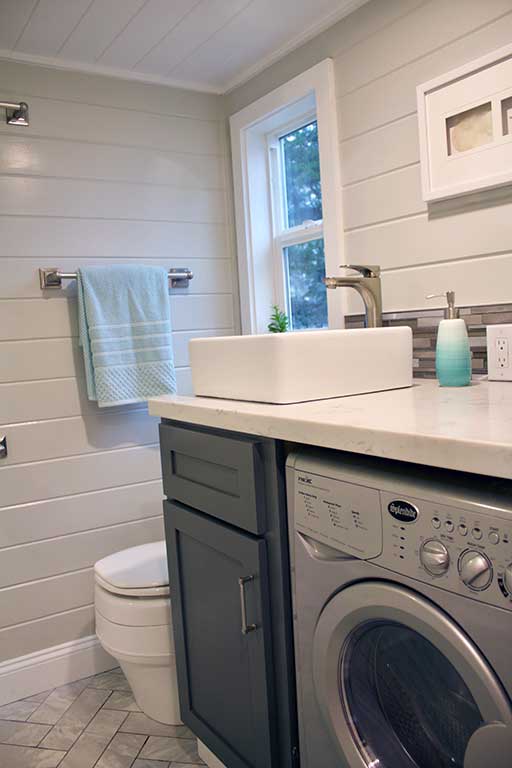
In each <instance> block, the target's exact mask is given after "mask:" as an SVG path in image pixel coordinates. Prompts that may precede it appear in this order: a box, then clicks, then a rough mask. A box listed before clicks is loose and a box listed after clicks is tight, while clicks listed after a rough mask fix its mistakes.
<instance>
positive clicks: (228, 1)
mask: <svg viewBox="0 0 512 768" xmlns="http://www.w3.org/2000/svg"><path fill="white" fill-rule="evenodd" d="M251 1H252V0H202V1H201V3H200V4H199V5H198V6H197V7H196V8H195V9H194V10H193V11H192V13H189V14H188V16H186V17H185V18H184V19H183V21H181V22H180V23H179V24H178V25H177V26H176V27H175V28H174V29H173V30H171V31H170V32H169V34H167V35H166V36H165V38H164V39H163V40H162V41H161V42H160V43H159V44H158V45H157V46H156V47H155V48H154V49H153V50H152V51H150V53H148V54H147V55H146V56H145V57H144V58H143V59H142V60H141V61H140V62H139V63H138V64H137V67H136V68H137V71H138V72H151V73H154V74H159V75H170V74H171V73H172V70H173V69H174V67H175V66H176V65H177V64H179V63H180V62H181V61H182V60H183V59H184V58H185V57H187V56H189V55H190V54H191V53H193V52H194V51H195V50H196V49H197V48H199V46H200V45H201V44H202V43H204V42H205V41H206V40H208V38H210V37H211V36H212V35H214V34H215V32H217V31H218V30H219V29H221V28H222V27H223V26H225V25H226V24H227V23H228V22H229V21H230V19H231V18H232V17H233V16H235V15H236V14H237V13H239V12H240V11H242V10H243V9H244V8H246V7H247V6H248V5H249V4H250V2H251Z"/></svg>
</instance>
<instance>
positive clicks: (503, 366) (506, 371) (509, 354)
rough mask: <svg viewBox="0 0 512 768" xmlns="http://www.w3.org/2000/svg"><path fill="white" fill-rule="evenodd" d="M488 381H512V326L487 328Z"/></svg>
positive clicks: (491, 326) (489, 326)
mask: <svg viewBox="0 0 512 768" xmlns="http://www.w3.org/2000/svg"><path fill="white" fill-rule="evenodd" d="M487 366H488V370H489V381H512V324H507V325H488V326H487Z"/></svg>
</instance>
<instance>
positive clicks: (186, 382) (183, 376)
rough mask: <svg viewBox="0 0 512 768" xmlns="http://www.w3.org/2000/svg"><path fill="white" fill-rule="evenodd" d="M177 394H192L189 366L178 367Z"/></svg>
mask: <svg viewBox="0 0 512 768" xmlns="http://www.w3.org/2000/svg"><path fill="white" fill-rule="evenodd" d="M176 378H177V382H178V394H179V395H193V394H194V388H193V386H192V371H191V369H190V368H180V370H179V371H178V376H177V377H176Z"/></svg>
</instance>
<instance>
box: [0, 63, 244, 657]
mask: <svg viewBox="0 0 512 768" xmlns="http://www.w3.org/2000/svg"><path fill="white" fill-rule="evenodd" d="M0 95H1V97H2V98H6V99H7V98H12V99H15V100H19V99H22V100H26V101H27V102H28V103H29V105H30V120H31V124H30V127H29V128H14V127H11V126H6V125H5V124H1V125H0V425H2V426H0V433H1V434H4V433H5V434H6V435H7V440H8V447H9V455H8V458H7V459H5V460H3V461H2V462H1V463H0V662H4V661H6V660H8V659H13V658H14V657H19V656H23V655H25V654H30V653H33V652H35V651H38V650H40V649H44V648H47V647H50V646H54V645H57V644H60V643H64V642H67V641H72V640H75V639H77V638H80V637H84V636H87V635H90V634H91V633H93V631H94V620H93V619H94V617H93V606H92V601H93V593H92V584H93V582H92V571H91V566H92V565H93V563H94V562H95V561H96V560H97V559H98V558H100V557H103V556H105V555H107V554H109V553H111V552H114V551H116V550H119V549H122V548H124V547H128V546H132V545H135V544H140V543H144V542H147V541H153V540H156V539H158V538H161V537H162V535H163V530H162V519H161V498H162V489H161V479H160V460H159V453H158V446H157V440H158V436H157V423H156V421H155V420H153V419H150V418H149V416H148V415H147V410H146V408H145V406H130V407H125V408H111V409H106V410H101V411H100V410H99V409H98V408H97V407H96V406H95V405H94V404H91V403H89V402H88V401H87V398H86V394H85V389H84V381H83V370H82V361H81V357H80V353H79V350H78V348H77V338H76V335H77V324H76V306H75V298H74V297H75V291H76V288H75V286H73V285H72V284H69V285H68V287H67V288H66V289H65V290H63V291H55V292H52V291H47V292H45V293H44V295H43V293H42V292H41V290H40V288H39V284H38V275H37V269H38V267H40V266H57V267H60V268H62V269H63V270H65V271H74V270H75V269H76V268H77V267H79V266H81V265H85V264H107V263H113V262H115V261H125V262H127V261H137V262H145V263H151V264H161V265H165V266H166V267H172V266H187V267H191V269H192V270H193V271H194V274H195V277H194V280H193V281H192V282H191V284H190V287H189V289H188V290H174V291H172V293H171V305H172V322H173V328H174V344H175V358H176V364H177V367H178V382H179V390H180V391H181V392H187V391H189V389H190V376H189V368H188V364H189V361H188V340H189V339H190V338H191V337H193V336H195V335H208V334H224V333H228V332H232V330H233V328H234V327H235V326H236V319H235V318H234V303H235V302H234V297H233V281H232V252H231V237H230V234H229V229H228V227H229V223H228V220H227V213H226V212H227V211H228V210H229V208H228V206H227V204H226V199H225V194H226V183H225V172H226V160H225V156H226V144H225V126H224V123H223V115H222V113H221V111H220V108H221V104H220V99H219V98H218V97H213V96H209V95H205V94H197V93H190V92H187V91H181V90H173V89H170V88H165V87H160V86H151V85H142V84H139V83H129V82H125V81H122V80H117V79H116V80H111V79H108V78H102V77H93V76H86V75H80V74H76V73H65V72H60V71H57V70H47V69H43V68H40V67H31V66H27V65H20V64H13V63H11V62H0Z"/></svg>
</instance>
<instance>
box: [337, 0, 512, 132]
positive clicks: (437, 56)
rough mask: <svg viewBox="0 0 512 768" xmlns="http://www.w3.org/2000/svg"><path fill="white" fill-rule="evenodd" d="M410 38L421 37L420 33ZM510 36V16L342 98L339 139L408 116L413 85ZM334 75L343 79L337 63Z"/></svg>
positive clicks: (507, 40) (503, 42)
mask: <svg viewBox="0 0 512 768" xmlns="http://www.w3.org/2000/svg"><path fill="white" fill-rule="evenodd" d="M454 7H455V6H454ZM458 8H459V12H460V6H458ZM383 35H385V33H384V32H383ZM413 35H414V36H421V30H415V31H413ZM511 37H512V13H510V14H508V15H507V16H504V17H503V18H501V19H499V20H498V21H496V22H494V23H492V24H489V25H488V26H486V27H484V28H482V29H477V30H476V31H475V32H472V33H471V34H469V35H467V36H465V37H461V38H460V39H458V40H455V41H454V42H452V43H450V44H449V45H447V46H445V47H443V48H440V49H438V50H435V51H434V52H433V53H430V54H428V55H427V56H424V57H422V58H420V59H418V60H416V61H413V62H411V63H409V64H408V65H407V66H406V67H402V68H400V69H397V70H395V71H393V72H391V73H389V74H388V75H385V76H384V77H381V78H379V79H378V80H375V81H374V82H372V83H370V84H368V85H365V86H363V87H361V88H359V89H358V90H357V91H354V92H352V93H350V94H347V95H346V96H342V97H341V98H340V99H339V100H338V115H339V121H338V124H339V126H340V131H341V137H342V138H343V139H348V138H350V137H351V136H355V135H358V134H361V133H363V132H364V131H368V130H371V129H373V128H377V127H378V126H382V125H385V124H386V123H390V122H391V121H393V120H398V119H399V118H402V117H405V116H406V115H410V114H411V113H413V112H415V111H416V86H417V85H419V84H420V83H423V82H425V81H427V80H430V79H432V78H434V77H437V76H438V75H442V74H443V73H444V72H447V71H449V70H450V69H453V68H455V67H459V66H461V65H462V64H465V63H466V62H468V61H472V60H473V59H476V58H478V57H479V56H483V55H484V54H486V53H489V51H492V50H493V49H495V48H499V47H501V46H502V45H507V44H509V43H510V39H511ZM336 72H337V75H336V77H337V80H338V81H339V80H340V79H343V71H342V70H341V68H340V65H339V63H338V60H337V61H336Z"/></svg>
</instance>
